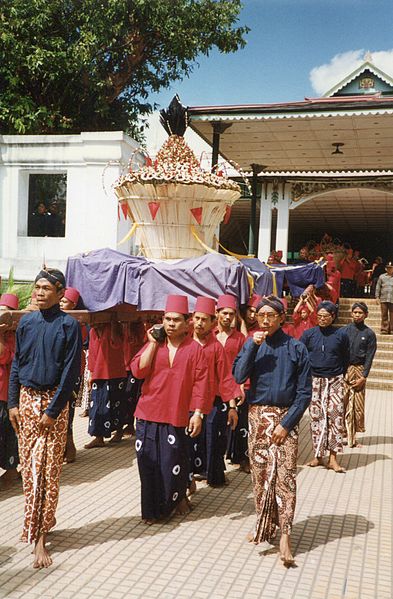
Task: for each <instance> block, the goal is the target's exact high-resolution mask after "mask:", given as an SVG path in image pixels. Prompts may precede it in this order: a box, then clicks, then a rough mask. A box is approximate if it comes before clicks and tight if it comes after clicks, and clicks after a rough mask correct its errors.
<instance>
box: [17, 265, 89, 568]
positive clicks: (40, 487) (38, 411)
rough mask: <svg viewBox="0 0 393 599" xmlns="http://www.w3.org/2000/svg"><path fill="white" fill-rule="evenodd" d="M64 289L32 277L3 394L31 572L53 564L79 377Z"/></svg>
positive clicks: (75, 332) (61, 282) (75, 333)
mask: <svg viewBox="0 0 393 599" xmlns="http://www.w3.org/2000/svg"><path fill="white" fill-rule="evenodd" d="M64 288H65V279H64V275H63V273H61V272H60V271H58V270H56V269H43V270H41V272H40V273H39V274H38V275H37V277H36V280H35V292H36V301H37V304H38V307H39V310H37V311H35V312H32V313H30V314H27V315H26V316H24V317H23V318H22V319H21V321H20V324H19V326H18V329H17V331H16V349H15V357H14V360H13V362H12V367H11V374H10V384H9V393H8V407H9V417H10V421H11V423H12V426H13V427H14V429H15V432H16V433H17V435H18V440H19V452H20V463H21V467H22V478H23V492H24V495H25V517H24V524H23V532H22V540H23V541H25V542H35V549H34V556H35V557H34V564H33V566H34V567H35V568H47V567H48V566H50V565H51V563H52V559H51V557H50V555H49V553H48V551H47V549H46V536H47V533H48V532H49V530H50V529H51V528H52V527H53V526H54V525H55V523H56V520H55V512H56V507H57V501H58V497H59V484H60V472H61V466H62V463H63V455H64V448H65V444H66V438H67V425H68V404H69V400H70V398H71V394H72V391H73V389H74V386H75V383H76V380H77V378H78V376H79V373H80V361H81V350H82V338H81V332H80V326H79V324H78V322H77V321H76V320H74V319H73V318H72V317H71V316H69V315H68V314H65V313H64V312H61V310H60V305H59V302H60V300H61V298H62V297H63V295H64Z"/></svg>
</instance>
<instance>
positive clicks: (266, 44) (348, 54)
mask: <svg viewBox="0 0 393 599" xmlns="http://www.w3.org/2000/svg"><path fill="white" fill-rule="evenodd" d="M243 5H244V8H243V11H242V13H241V17H240V21H241V23H244V24H246V25H248V26H249V27H250V28H251V31H250V33H249V34H248V36H247V46H246V47H245V49H244V50H240V51H239V52H237V53H235V54H227V55H222V54H220V53H219V52H216V51H212V53H211V54H210V56H209V57H200V58H199V59H198V62H199V67H198V66H197V65H195V68H194V72H193V73H192V74H191V76H190V77H189V78H188V79H185V80H184V81H183V82H177V83H175V84H174V85H173V87H172V88H171V89H170V90H165V91H163V92H162V93H159V94H155V95H151V96H150V101H152V102H154V101H155V102H157V103H158V104H159V105H160V106H159V107H165V106H167V105H168V103H169V102H170V100H171V98H172V97H173V95H174V94H175V93H178V94H179V95H180V98H181V100H182V102H183V104H185V105H190V106H196V105H209V104H247V103H265V102H267V103H269V102H280V101H292V100H302V99H303V98H304V97H317V96H319V95H321V94H322V93H323V92H324V91H327V90H328V89H329V88H330V87H331V86H332V85H333V84H334V83H335V82H337V81H339V80H340V79H341V78H342V77H344V76H345V74H347V73H349V72H351V71H352V70H353V69H354V68H356V67H357V66H358V64H359V63H360V62H361V58H362V57H363V55H364V51H367V50H370V51H371V53H372V55H373V58H374V59H375V60H374V62H375V64H376V65H377V66H379V68H382V69H383V70H385V71H386V72H388V74H390V75H391V76H392V77H393V0H243ZM323 65H325V66H324V67H323ZM320 67H323V69H322V70H321V69H320ZM313 69H314V72H313V82H314V87H313V85H312V83H311V80H310V73H311V71H312V70H313ZM325 81H326V85H325ZM332 81H333V83H332V85H331V82H332ZM321 90H322V91H321Z"/></svg>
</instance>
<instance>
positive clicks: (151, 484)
mask: <svg viewBox="0 0 393 599" xmlns="http://www.w3.org/2000/svg"><path fill="white" fill-rule="evenodd" d="M135 450H136V456H137V460H138V469H139V476H140V479H141V505H142V518H143V519H144V520H160V519H162V518H166V517H168V516H170V514H171V513H172V512H173V510H174V509H175V508H176V506H177V504H178V503H179V502H180V501H182V500H183V499H185V497H186V491H187V484H188V480H189V470H190V468H189V455H188V447H187V435H186V429H185V428H184V427H175V426H172V425H171V424H163V423H158V422H149V421H148V420H141V419H137V421H136V441H135Z"/></svg>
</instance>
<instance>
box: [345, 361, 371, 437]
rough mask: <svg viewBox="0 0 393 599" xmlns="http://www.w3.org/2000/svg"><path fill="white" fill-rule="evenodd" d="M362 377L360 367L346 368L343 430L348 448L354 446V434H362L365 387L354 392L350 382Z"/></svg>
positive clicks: (363, 430) (361, 368) (363, 428)
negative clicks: (345, 432) (344, 430)
mask: <svg viewBox="0 0 393 599" xmlns="http://www.w3.org/2000/svg"><path fill="white" fill-rule="evenodd" d="M362 376H363V366H362V365H357V366H355V365H351V366H349V367H348V370H347V373H346V375H345V379H344V385H345V387H344V391H345V392H344V407H345V428H346V430H347V439H348V447H353V446H354V444H355V439H356V433H364V432H365V430H366V429H365V427H364V400H365V396H366V387H365V386H364V387H363V389H362V390H361V391H356V390H355V389H353V387H351V385H350V383H351V381H355V380H357V379H359V378H360V377H362Z"/></svg>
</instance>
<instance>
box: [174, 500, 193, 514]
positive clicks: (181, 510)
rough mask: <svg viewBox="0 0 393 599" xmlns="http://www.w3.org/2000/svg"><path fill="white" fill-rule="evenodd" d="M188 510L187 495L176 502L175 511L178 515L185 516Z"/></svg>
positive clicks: (189, 510) (189, 509) (189, 508)
mask: <svg viewBox="0 0 393 599" xmlns="http://www.w3.org/2000/svg"><path fill="white" fill-rule="evenodd" d="M190 512H191V507H190V502H189V501H188V499H187V497H185V498H184V499H182V500H181V501H180V502H179V503H178V504H177V506H176V511H175V513H176V514H178V515H179V516H185V515H186V514H189V513H190Z"/></svg>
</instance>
